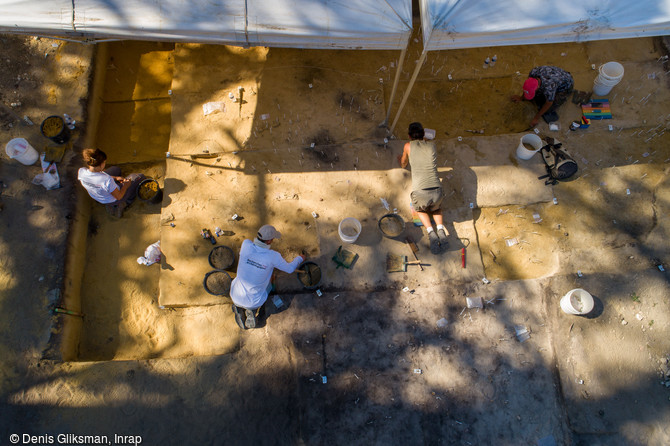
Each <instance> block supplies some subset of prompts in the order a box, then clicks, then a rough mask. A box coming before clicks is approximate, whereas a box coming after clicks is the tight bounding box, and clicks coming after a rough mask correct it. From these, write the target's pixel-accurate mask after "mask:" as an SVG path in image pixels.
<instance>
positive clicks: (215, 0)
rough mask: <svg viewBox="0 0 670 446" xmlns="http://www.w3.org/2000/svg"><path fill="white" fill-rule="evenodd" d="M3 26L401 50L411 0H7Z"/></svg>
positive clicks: (0, 2)
mask: <svg viewBox="0 0 670 446" xmlns="http://www.w3.org/2000/svg"><path fill="white" fill-rule="evenodd" d="M0 32H9V33H22V34H31V35H46V36H56V37H64V38H85V39H108V38H111V39H114V38H117V39H141V40H167V41H173V42H201V43H220V44H226V45H236V46H245V47H246V46H270V47H291V48H314V49H327V48H328V49H381V50H399V49H404V48H405V47H406V46H407V41H408V39H409V36H410V34H411V32H412V5H411V0H0Z"/></svg>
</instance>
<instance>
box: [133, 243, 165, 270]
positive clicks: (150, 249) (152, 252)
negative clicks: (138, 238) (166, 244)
mask: <svg viewBox="0 0 670 446" xmlns="http://www.w3.org/2000/svg"><path fill="white" fill-rule="evenodd" d="M161 254H162V253H161V242H160V240H159V241H157V242H156V243H154V244H152V245H149V246H147V249H146V250H145V251H144V256H143V257H138V258H137V263H139V264H140V265H146V266H149V265H153V264H154V263H158V262H160V261H161Z"/></svg>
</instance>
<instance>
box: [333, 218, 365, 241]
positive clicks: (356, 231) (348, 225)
mask: <svg viewBox="0 0 670 446" xmlns="http://www.w3.org/2000/svg"><path fill="white" fill-rule="evenodd" d="M362 229H363V228H362V226H361V222H360V221H358V220H356V219H355V218H353V217H347V218H345V219H344V220H342V221H341V222H340V224H339V225H338V227H337V233H338V234H339V235H340V239H341V240H342V241H343V242H345V243H354V242H355V241H356V240H357V239H358V236H359V235H361V230H362Z"/></svg>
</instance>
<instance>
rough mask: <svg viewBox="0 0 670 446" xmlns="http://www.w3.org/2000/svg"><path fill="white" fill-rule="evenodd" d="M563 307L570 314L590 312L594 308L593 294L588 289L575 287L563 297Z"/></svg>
mask: <svg viewBox="0 0 670 446" xmlns="http://www.w3.org/2000/svg"><path fill="white" fill-rule="evenodd" d="M561 309H562V310H563V311H564V312H566V313H568V314H588V313H590V312H591V310H593V296H591V295H590V294H589V292H588V291H586V290H583V289H581V288H575V289H574V290H571V291H570V292H568V294H566V295H565V296H563V298H561Z"/></svg>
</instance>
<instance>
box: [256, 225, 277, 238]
mask: <svg viewBox="0 0 670 446" xmlns="http://www.w3.org/2000/svg"><path fill="white" fill-rule="evenodd" d="M258 238H259V239H260V240H264V241H268V240H272V239H274V238H281V232H279V231H277V230H276V229H275V227H274V226H272V225H264V226H261V228H260V229H259V230H258Z"/></svg>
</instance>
